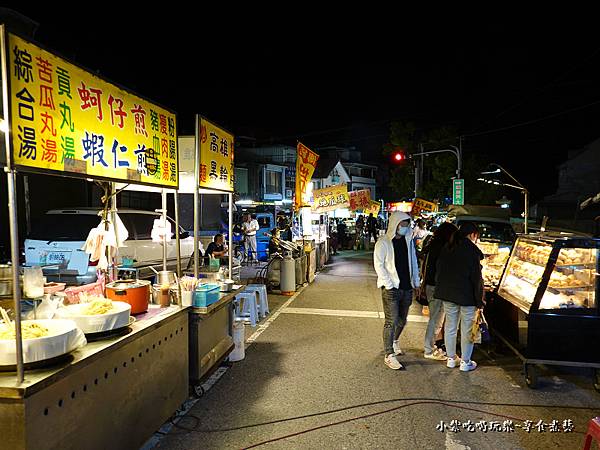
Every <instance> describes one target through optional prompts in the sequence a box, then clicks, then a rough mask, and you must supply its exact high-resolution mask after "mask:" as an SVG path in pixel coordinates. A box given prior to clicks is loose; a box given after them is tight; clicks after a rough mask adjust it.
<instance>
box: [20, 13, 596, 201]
mask: <svg viewBox="0 0 600 450" xmlns="http://www.w3.org/2000/svg"><path fill="white" fill-rule="evenodd" d="M21 3H24V2H21ZM26 3H28V4H29V5H22V4H21V5H19V6H11V7H12V8H13V9H15V10H18V11H20V12H21V13H23V14H25V15H26V16H28V17H30V18H31V19H33V20H35V21H37V22H39V24H40V26H39V28H38V30H37V32H36V35H35V39H36V40H37V41H38V42H40V43H41V44H43V45H45V46H46V47H48V48H49V49H52V50H54V51H56V52H58V53H60V54H61V55H63V56H65V57H67V58H69V59H71V60H73V61H75V62H76V63H78V64H81V65H83V66H84V67H87V68H88V69H91V70H94V71H98V72H99V73H100V74H102V75H103V76H105V77H106V78H108V79H109V80H113V81H115V82H117V83H119V84H121V85H123V86H126V87H128V88H130V89H132V90H134V91H136V92H137V93H139V94H140V95H143V96H145V97H148V98H150V99H151V100H154V101H156V102H158V103H161V104H163V105H164V106H166V107H169V108H171V109H173V110H175V111H176V112H177V113H178V121H179V134H192V133H193V126H192V125H193V115H194V113H201V114H203V115H205V116H206V117H208V118H211V119H212V120H214V121H216V122H217V123H219V124H221V125H222V126H224V127H226V128H229V129H231V130H232V131H233V132H234V133H235V134H236V136H237V137H238V139H239V142H240V143H241V144H242V145H244V144H249V143H250V142H254V143H255V144H256V145H261V144H267V143H282V144H290V145H295V143H296V140H297V139H299V140H301V141H302V142H304V143H306V144H307V145H309V146H314V147H319V146H326V145H337V146H355V147H356V148H357V149H359V150H361V151H362V152H363V155H364V157H365V159H368V160H373V161H377V160H379V159H380V149H381V146H382V144H384V143H385V142H386V141H387V136H388V131H389V123H390V121H391V120H412V121H413V122H415V123H416V125H417V127H418V128H419V129H422V130H427V129H429V128H432V127H438V126H442V125H451V126H455V127H457V128H458V129H459V130H460V132H461V133H462V134H463V135H464V136H466V137H465V140H464V144H463V145H464V151H465V152H466V153H468V152H477V153H483V154H487V155H492V159H493V160H494V161H496V162H498V163H500V164H503V165H505V167H506V168H507V169H508V170H511V171H513V172H514V174H515V176H517V178H519V179H520V181H521V182H522V183H523V184H525V185H526V186H529V187H530V190H531V191H532V194H533V198H534V200H536V199H539V198H540V197H542V196H543V195H548V194H551V193H552V192H554V190H555V189H556V178H557V171H556V166H557V165H558V164H560V163H561V162H563V161H564V160H565V159H566V156H567V152H568V151H569V150H573V149H577V148H580V147H582V146H583V145H585V144H587V143H589V142H591V141H593V140H595V139H596V138H598V137H600V127H598V126H597V124H598V123H599V118H600V117H599V116H600V88H599V82H598V80H600V77H599V75H600V65H599V62H600V39H598V38H597V36H594V29H593V28H590V27H586V26H583V25H582V24H581V23H572V22H568V21H566V19H565V20H564V21H563V22H554V23H552V22H548V21H545V22H544V21H542V20H541V19H539V18H535V19H532V18H529V19H522V20H521V21H515V20H514V19H511V20H510V21H508V20H504V19H500V18H492V17H487V16H488V15H489V14H488V15H486V19H485V20H472V19H464V20H461V21H454V20H446V21H442V20H439V19H438V20H434V19H432V18H431V16H429V15H428V16H424V17H411V16H407V15H402V14H399V13H398V14H397V15H395V16H394V20H389V19H390V17H387V13H386V12H384V11H379V12H378V13H377V14H365V15H364V16H362V15H361V14H359V16H361V17H360V18H354V19H352V20H351V19H347V18H343V17H342V16H337V17H333V18H325V17H323V16H322V14H321V13H319V12H318V10H314V11H313V14H309V15H308V16H306V17H301V16H298V15H297V14H296V12H295V11H292V10H289V11H287V10H281V11H279V10H271V11H270V12H269V11H265V13H264V14H261V13H260V12H256V11H255V12H254V14H251V11H240V10H236V12H237V13H238V14H237V15H236V17H235V18H233V17H232V16H230V15H227V14H226V13H225V12H223V11H212V10H208V9H205V6H204V5H202V8H201V9H199V10H198V11H197V12H193V13H192V11H191V10H184V9H182V8H177V9H176V10H171V11H169V10H168V9H167V8H168V6H169V5H162V7H163V9H161V10H160V13H155V14H154V15H153V16H149V15H147V14H146V15H142V14H141V13H140V12H137V13H135V14H134V13H132V12H126V11H120V10H119V9H118V7H114V8H113V7H108V6H106V5H105V4H102V6H98V7H97V9H96V11H94V12H91V11H90V10H85V11H82V10H81V9H78V8H66V7H63V8H58V7H51V6H50V4H49V6H37V5H36V4H35V3H33V2H26ZM232 8H233V6H232ZM194 11H195V10H194ZM354 12H355V13H360V11H354ZM229 13H231V11H229ZM567 22H568V23H567ZM595 102H599V103H595ZM530 122H531V123H530ZM524 123H528V124H527V125H522V124H524ZM503 128H506V129H503ZM501 129H503V130H501ZM494 130H499V131H494ZM490 131H492V132H490ZM242 136H247V137H251V138H253V139H255V140H254V141H253V140H246V139H244V138H241V139H240V137H242Z"/></svg>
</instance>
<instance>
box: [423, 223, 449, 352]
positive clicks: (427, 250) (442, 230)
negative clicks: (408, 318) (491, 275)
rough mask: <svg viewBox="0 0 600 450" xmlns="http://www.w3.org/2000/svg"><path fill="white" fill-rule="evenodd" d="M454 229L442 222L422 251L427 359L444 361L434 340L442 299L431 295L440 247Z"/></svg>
mask: <svg viewBox="0 0 600 450" xmlns="http://www.w3.org/2000/svg"><path fill="white" fill-rule="evenodd" d="M456 230H458V228H456V225H454V224H452V223H450V222H444V223H442V224H441V225H440V226H439V228H437V229H436V230H435V232H434V233H433V237H432V238H431V239H430V240H428V241H427V245H426V246H425V247H423V252H422V253H423V257H424V261H423V264H424V270H423V276H424V280H423V283H422V286H425V287H424V289H425V293H426V294H427V302H428V303H429V323H428V324H427V330H426V331H425V346H424V347H425V351H424V356H425V358H427V359H435V360H438V361H445V360H446V354H445V352H444V351H443V350H442V349H441V348H438V347H436V346H435V342H434V341H435V336H437V335H438V334H439V333H440V331H441V329H442V324H443V323H444V306H443V305H442V300H440V299H438V298H436V297H435V296H434V295H433V293H434V290H435V273H436V265H437V261H438V257H439V256H440V252H441V251H442V248H444V246H445V245H446V244H448V242H450V238H451V237H452V235H453V234H454V233H455V232H456Z"/></svg>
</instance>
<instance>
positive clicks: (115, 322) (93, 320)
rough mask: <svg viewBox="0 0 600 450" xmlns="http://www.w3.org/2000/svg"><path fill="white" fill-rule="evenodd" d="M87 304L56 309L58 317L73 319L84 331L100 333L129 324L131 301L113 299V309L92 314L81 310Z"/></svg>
mask: <svg viewBox="0 0 600 450" xmlns="http://www.w3.org/2000/svg"><path fill="white" fill-rule="evenodd" d="M87 306H88V304H87V303H78V304H76V305H68V306H65V307H63V308H59V309H57V310H56V317H59V318H62V319H71V320H73V321H74V322H75V323H76V324H77V326H78V327H79V328H81V330H82V331H83V332H84V333H100V332H102V331H110V330H114V329H116V328H122V327H126V326H127V325H129V314H130V313H131V305H130V304H129V303H125V302H118V301H113V309H111V310H110V311H108V312H107V313H105V314H96V315H91V316H90V315H86V314H82V312H81V311H82V310H83V309H84V308H86V307H87Z"/></svg>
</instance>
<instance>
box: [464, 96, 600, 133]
mask: <svg viewBox="0 0 600 450" xmlns="http://www.w3.org/2000/svg"><path fill="white" fill-rule="evenodd" d="M598 103H600V100H596V101H595V102H592V103H588V104H586V105H582V106H577V107H575V108H571V109H567V110H564V111H561V112H557V113H554V114H550V115H548V116H544V117H540V118H537V119H533V120H528V121H527V122H521V123H516V124H513V125H508V126H506V127H502V128H496V129H493V130H487V131H482V132H481V133H470V134H463V135H462V137H473V136H483V135H485V134H492V133H497V132H499V131H505V130H510V129H513V128H518V127H524V126H526V125H531V124H532V123H537V122H542V121H544V120H548V119H552V118H554V117H558V116H562V115H563V114H568V113H570V112H573V111H578V110H581V109H585V108H589V107H590V106H594V105H597V104H598Z"/></svg>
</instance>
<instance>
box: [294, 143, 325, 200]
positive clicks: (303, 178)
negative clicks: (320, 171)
mask: <svg viewBox="0 0 600 450" xmlns="http://www.w3.org/2000/svg"><path fill="white" fill-rule="evenodd" d="M318 160H319V155H317V154H316V153H315V152H313V151H312V150H311V149H309V148H308V147H307V146H305V145H304V144H302V143H300V142H298V147H297V155H296V195H295V196H294V199H295V200H294V207H295V209H296V210H298V209H299V208H301V207H302V206H305V201H304V198H303V194H304V193H305V192H306V186H307V184H308V183H309V182H310V179H311V178H312V174H313V173H314V171H315V168H316V167H317V161H318Z"/></svg>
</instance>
